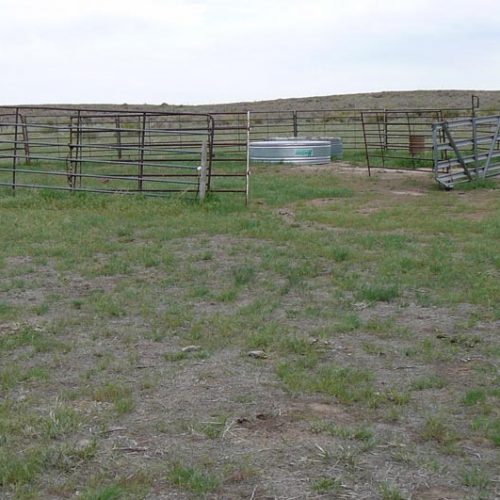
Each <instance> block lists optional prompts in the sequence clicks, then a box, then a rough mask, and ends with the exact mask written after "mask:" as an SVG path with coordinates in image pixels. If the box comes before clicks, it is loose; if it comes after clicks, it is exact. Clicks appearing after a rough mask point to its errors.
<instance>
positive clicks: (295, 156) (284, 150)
mask: <svg viewBox="0 0 500 500" xmlns="http://www.w3.org/2000/svg"><path fill="white" fill-rule="evenodd" d="M330 157H331V142H330V141H329V140H310V139H271V140H268V141H253V142H251V143H250V160H252V161H256V162H264V163H302V164H304V163H305V164H321V163H329V162H330Z"/></svg>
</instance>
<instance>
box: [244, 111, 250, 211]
mask: <svg viewBox="0 0 500 500" xmlns="http://www.w3.org/2000/svg"><path fill="white" fill-rule="evenodd" d="M246 150H247V151H246V155H247V158H246V171H245V175H246V184H245V204H246V205H248V202H249V198H250V111H247V147H246Z"/></svg>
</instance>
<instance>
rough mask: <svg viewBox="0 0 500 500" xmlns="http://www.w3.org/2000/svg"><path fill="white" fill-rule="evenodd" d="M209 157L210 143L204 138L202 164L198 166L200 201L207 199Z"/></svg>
mask: <svg viewBox="0 0 500 500" xmlns="http://www.w3.org/2000/svg"><path fill="white" fill-rule="evenodd" d="M207 158H208V144H207V140H206V139H204V140H203V143H202V145H201V165H200V166H199V167H198V170H199V173H200V175H199V177H198V198H199V200H200V202H202V201H203V200H204V199H205V196H206V194H207Z"/></svg>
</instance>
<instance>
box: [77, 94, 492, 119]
mask: <svg viewBox="0 0 500 500" xmlns="http://www.w3.org/2000/svg"><path fill="white" fill-rule="evenodd" d="M472 94H474V95H477V96H478V97H479V99H480V102H481V110H483V111H485V110H491V112H492V113H493V112H495V111H496V110H499V109H500V90H414V91H394V92H372V93H365V94H343V95H329V96H314V97H297V98H293V99H274V100H268V101H247V102H236V103H219V104H204V105H197V106H191V105H190V106H188V105H171V104H168V103H167V102H165V103H163V104H161V105H150V104H126V103H124V104H99V105H97V104H93V105H86V106H85V107H89V108H95V107H99V108H101V107H102V108H108V109H109V108H117V109H122V108H125V109H137V108H140V109H150V110H153V109H154V110H162V111H197V112H202V113H203V112H215V111H245V110H251V111H258V110H285V109H359V108H376V109H383V108H393V109H394V108H468V107H470V106H471V95H472ZM165 98H166V100H168V96H165Z"/></svg>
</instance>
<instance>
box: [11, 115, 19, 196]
mask: <svg viewBox="0 0 500 500" xmlns="http://www.w3.org/2000/svg"><path fill="white" fill-rule="evenodd" d="M18 129H19V108H16V128H15V130H14V156H13V157H12V194H16V166H17V139H18V136H19V131H18Z"/></svg>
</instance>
